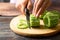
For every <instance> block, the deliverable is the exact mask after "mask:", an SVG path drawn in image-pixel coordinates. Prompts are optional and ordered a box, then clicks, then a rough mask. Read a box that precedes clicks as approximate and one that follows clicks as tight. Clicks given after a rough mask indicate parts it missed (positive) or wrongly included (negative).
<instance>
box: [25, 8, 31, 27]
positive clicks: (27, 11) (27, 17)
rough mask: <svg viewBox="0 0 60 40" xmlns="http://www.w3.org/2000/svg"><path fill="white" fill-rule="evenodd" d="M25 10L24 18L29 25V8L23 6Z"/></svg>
mask: <svg viewBox="0 0 60 40" xmlns="http://www.w3.org/2000/svg"><path fill="white" fill-rule="evenodd" d="M25 12H26V20H27V24H28V27H29V28H31V27H30V13H29V10H28V9H27V8H25Z"/></svg>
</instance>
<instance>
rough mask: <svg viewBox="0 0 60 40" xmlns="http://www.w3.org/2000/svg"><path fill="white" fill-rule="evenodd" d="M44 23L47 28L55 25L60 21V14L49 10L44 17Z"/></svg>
mask: <svg viewBox="0 0 60 40" xmlns="http://www.w3.org/2000/svg"><path fill="white" fill-rule="evenodd" d="M43 21H44V25H45V26H46V27H47V28H51V27H55V26H56V25H57V24H58V21H59V15H58V14H57V13H54V12H47V13H46V15H45V16H44V17H43Z"/></svg>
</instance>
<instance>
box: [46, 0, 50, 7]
mask: <svg viewBox="0 0 60 40" xmlns="http://www.w3.org/2000/svg"><path fill="white" fill-rule="evenodd" d="M50 5H51V0H48V4H47V5H46V8H48V7H49V6H50Z"/></svg>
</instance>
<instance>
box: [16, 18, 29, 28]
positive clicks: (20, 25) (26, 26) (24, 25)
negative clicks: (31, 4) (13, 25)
mask: <svg viewBox="0 0 60 40" xmlns="http://www.w3.org/2000/svg"><path fill="white" fill-rule="evenodd" d="M17 27H18V28H19V29H26V28H28V25H27V21H26V20H24V19H20V21H19V23H18V25H17Z"/></svg>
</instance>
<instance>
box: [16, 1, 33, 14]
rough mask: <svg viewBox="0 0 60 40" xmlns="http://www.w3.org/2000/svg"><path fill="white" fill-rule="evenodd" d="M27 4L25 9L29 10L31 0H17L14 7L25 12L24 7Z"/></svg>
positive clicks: (30, 8)
mask: <svg viewBox="0 0 60 40" xmlns="http://www.w3.org/2000/svg"><path fill="white" fill-rule="evenodd" d="M26 6H27V9H28V10H29V11H31V10H32V2H31V0H17V3H16V8H17V9H18V10H19V11H20V12H21V13H22V14H25V7H26Z"/></svg>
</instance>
